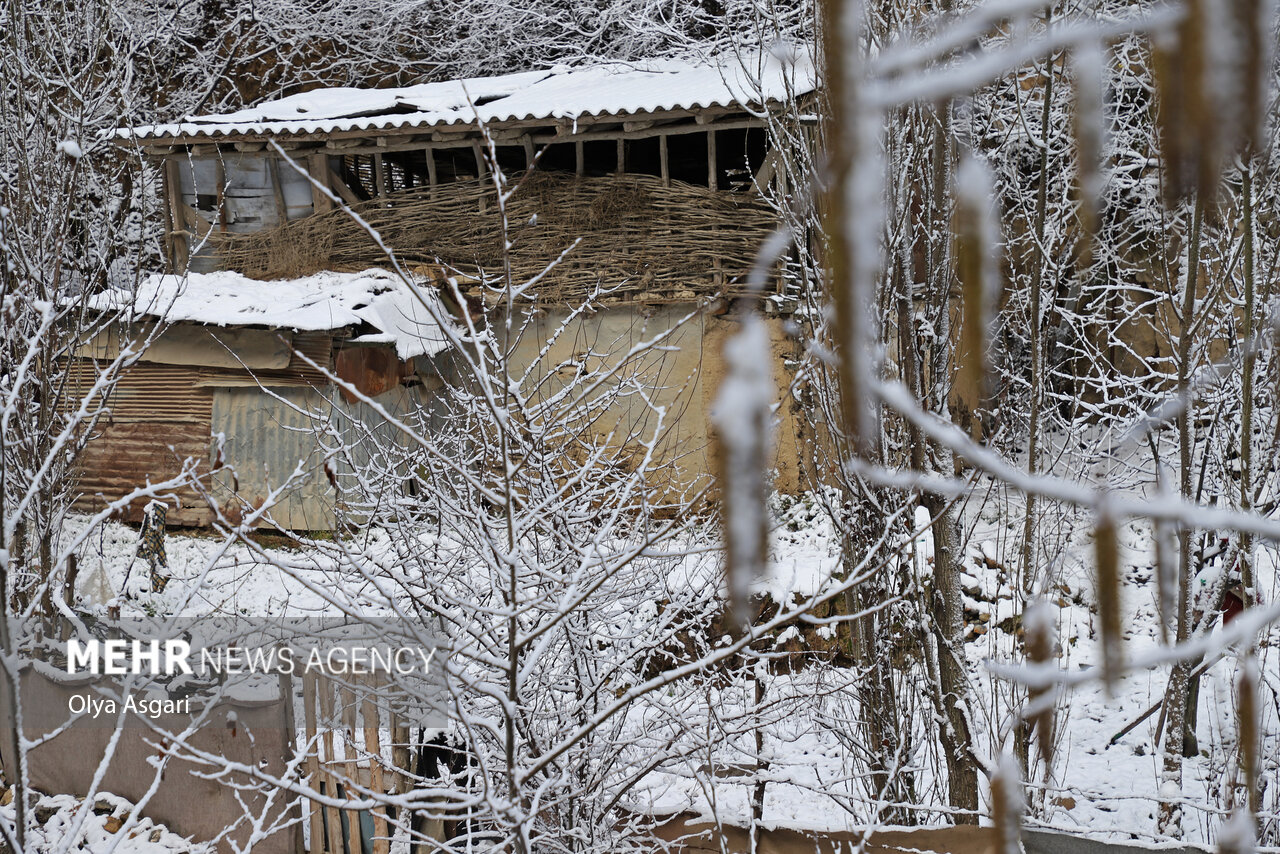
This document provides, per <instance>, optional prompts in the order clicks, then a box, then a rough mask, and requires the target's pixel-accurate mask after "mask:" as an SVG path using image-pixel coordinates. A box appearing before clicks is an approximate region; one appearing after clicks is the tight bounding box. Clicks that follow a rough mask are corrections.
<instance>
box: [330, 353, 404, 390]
mask: <svg viewBox="0 0 1280 854" xmlns="http://www.w3.org/2000/svg"><path fill="white" fill-rule="evenodd" d="M411 370H412V368H411V367H410V366H406V365H405V363H404V362H402V361H400V360H399V359H398V358H396V354H395V351H394V350H392V349H391V348H390V347H344V348H343V349H341V350H339V351H338V353H337V357H336V358H335V359H334V373H335V374H337V376H338V379H340V380H342V381H344V382H348V383H350V384H351V385H353V386H355V387H356V390H357V391H359V392H360V393H361V394H364V395H366V396H368V397H377V396H378V395H380V394H385V393H386V392H388V391H391V389H393V388H395V387H396V386H398V385H400V379H401V378H402V377H405V376H408V375H409V373H410V371H411ZM342 399H343V400H345V401H346V402H347V403H355V402H356V401H357V400H358V399H359V398H357V397H356V396H355V395H354V394H351V393H349V392H348V391H347V390H346V389H343V390H342Z"/></svg>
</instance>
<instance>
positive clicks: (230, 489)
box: [212, 387, 435, 530]
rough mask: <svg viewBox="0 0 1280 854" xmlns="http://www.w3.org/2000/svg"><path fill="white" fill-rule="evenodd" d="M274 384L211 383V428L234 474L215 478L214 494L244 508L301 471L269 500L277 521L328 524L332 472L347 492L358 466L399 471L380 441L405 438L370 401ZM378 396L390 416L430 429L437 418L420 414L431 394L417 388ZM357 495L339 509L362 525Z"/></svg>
mask: <svg viewBox="0 0 1280 854" xmlns="http://www.w3.org/2000/svg"><path fill="white" fill-rule="evenodd" d="M272 391H273V392H274V394H268V393H266V392H264V391H262V390H261V389H254V388H219V389H216V390H214V396H213V414H212V425H213V426H212V429H213V432H214V433H215V434H217V433H222V434H223V435H225V437H226V440H225V445H224V459H225V461H226V463H227V464H228V465H229V466H232V467H233V468H234V473H235V478H234V481H233V479H232V476H231V473H230V472H224V473H221V474H219V475H218V476H217V477H216V482H217V484H218V486H217V488H216V489H215V495H217V496H218V498H219V500H221V501H224V502H227V503H228V504H234V505H236V506H238V507H239V508H241V512H251V511H252V510H253V509H256V508H259V507H261V506H262V505H263V504H264V503H266V502H267V501H268V500H269V499H270V498H271V495H272V492H273V491H274V490H276V489H278V488H279V487H280V486H281V485H282V484H283V483H285V481H287V480H289V479H290V477H291V476H292V475H293V474H294V472H295V471H300V472H301V474H300V476H299V477H297V478H296V479H294V481H293V483H292V484H291V486H290V487H289V489H288V490H287V491H285V492H284V493H283V494H281V495H280V496H278V497H277V498H276V499H275V500H274V503H273V504H272V508H271V511H270V513H271V516H272V518H273V519H274V520H275V521H276V523H277V524H279V525H281V526H282V527H286V528H292V529H294V530H329V529H331V528H332V527H333V525H334V522H335V514H336V510H337V504H338V500H339V496H338V492H337V490H336V489H335V487H334V484H333V482H332V481H331V480H330V476H329V474H330V473H332V474H333V476H334V479H336V480H337V482H338V483H339V484H340V485H341V486H342V487H343V489H344V492H345V491H346V490H353V489H354V487H355V477H354V475H355V472H356V471H358V470H360V469H364V468H366V467H369V466H373V467H375V469H376V470H377V471H379V472H383V473H387V472H392V473H393V478H394V477H395V475H394V472H395V471H397V470H398V471H401V472H402V474H404V469H405V468H406V466H405V464H404V462H403V460H402V459H400V458H399V457H400V455H398V454H394V453H393V454H391V455H389V456H384V455H382V454H381V453H380V446H381V444H382V443H383V442H386V443H390V444H393V445H400V446H403V445H405V444H407V443H406V442H405V440H404V439H403V437H402V436H401V435H400V433H399V432H398V431H396V430H394V429H392V428H391V427H389V426H388V425H387V424H386V423H385V421H384V419H382V417H381V416H380V415H378V414H377V413H376V412H375V411H374V410H373V408H372V407H369V406H367V405H366V404H363V403H357V404H354V405H351V404H347V403H345V402H343V401H342V400H341V398H339V397H338V396H337V395H336V394H331V395H326V394H321V393H320V392H318V391H316V390H314V389H301V388H281V389H273V390H272ZM332 391H333V390H332V389H330V392H332ZM330 396H331V397H332V398H333V399H334V400H330V399H329V397H330ZM334 401H336V403H335V402H334ZM378 402H379V404H381V405H382V406H384V407H385V408H386V409H387V411H389V412H391V413H392V414H393V415H395V416H397V417H401V418H405V419H407V420H411V421H415V422H417V423H419V424H421V425H422V426H423V428H424V429H432V426H433V425H434V423H435V422H434V421H433V419H432V417H431V416H430V415H428V414H425V412H426V410H425V407H427V406H428V405H429V402H430V398H429V393H428V392H425V391H423V390H421V389H419V388H407V387H400V388H397V389H393V390H392V391H389V392H387V393H386V394H385V395H382V396H381V397H380V398H378ZM419 412H422V413H423V414H422V415H418V414H417V413H419ZM371 434H372V436H373V437H375V438H371ZM326 461H327V462H328V472H326ZM405 476H407V475H405ZM357 494H361V495H363V493H357V492H355V491H352V492H346V494H344V496H343V498H344V515H345V518H346V519H347V521H351V522H354V523H356V524H360V523H361V521H362V520H363V519H365V518H367V517H368V514H369V508H368V507H367V506H353V497H354V496H355V495H357ZM380 497H382V498H386V497H387V496H380Z"/></svg>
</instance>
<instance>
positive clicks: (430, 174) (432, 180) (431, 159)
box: [424, 146, 439, 199]
mask: <svg viewBox="0 0 1280 854" xmlns="http://www.w3.org/2000/svg"><path fill="white" fill-rule="evenodd" d="M424 154H426V157H427V185H428V186H429V187H431V198H433V199H434V198H435V197H436V184H438V183H439V178H438V177H437V176H436V150H435V149H434V148H432V147H431V146H427V150H426V151H425V152H424Z"/></svg>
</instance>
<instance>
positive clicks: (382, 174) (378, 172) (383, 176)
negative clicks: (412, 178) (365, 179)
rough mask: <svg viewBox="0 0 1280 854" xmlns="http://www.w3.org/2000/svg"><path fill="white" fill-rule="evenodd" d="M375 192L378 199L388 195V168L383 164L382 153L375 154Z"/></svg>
mask: <svg viewBox="0 0 1280 854" xmlns="http://www.w3.org/2000/svg"><path fill="white" fill-rule="evenodd" d="M373 191H374V192H375V193H377V195H378V198H382V197H383V196H385V195H386V194H387V167H386V166H385V165H383V163H382V152H381V151H375V152H374V153H373Z"/></svg>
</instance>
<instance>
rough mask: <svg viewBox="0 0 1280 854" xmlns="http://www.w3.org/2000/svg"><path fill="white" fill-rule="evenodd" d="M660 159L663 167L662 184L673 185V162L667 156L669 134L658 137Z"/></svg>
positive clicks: (665, 185)
mask: <svg viewBox="0 0 1280 854" xmlns="http://www.w3.org/2000/svg"><path fill="white" fill-rule="evenodd" d="M658 161H659V163H660V164H661V168H662V186H664V187H670V186H671V163H670V161H669V160H668V158H667V135H666V134H665V133H664V134H663V135H662V136H660V137H658Z"/></svg>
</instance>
